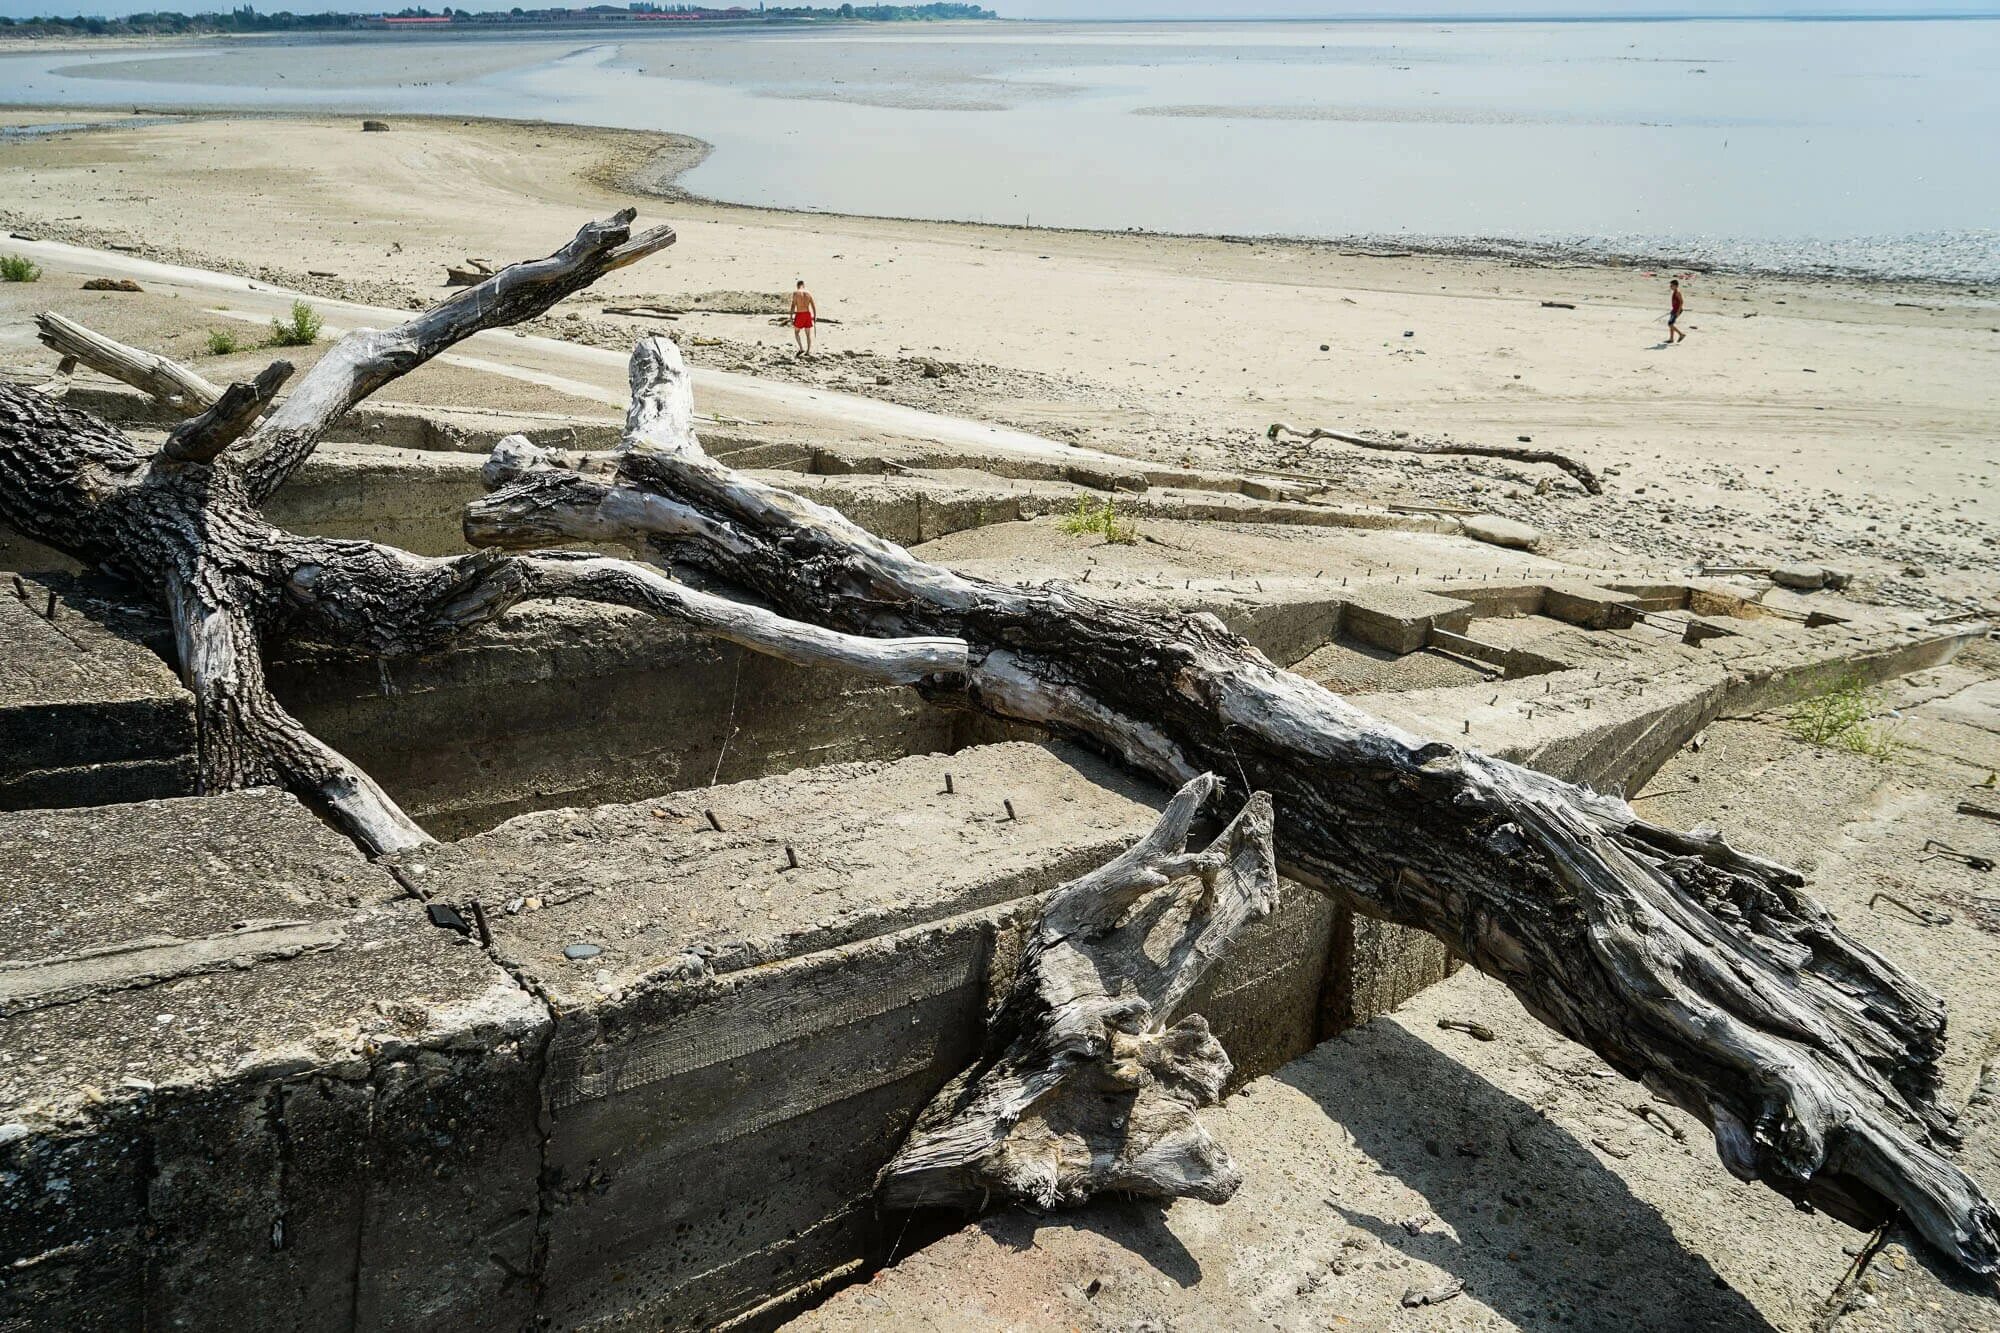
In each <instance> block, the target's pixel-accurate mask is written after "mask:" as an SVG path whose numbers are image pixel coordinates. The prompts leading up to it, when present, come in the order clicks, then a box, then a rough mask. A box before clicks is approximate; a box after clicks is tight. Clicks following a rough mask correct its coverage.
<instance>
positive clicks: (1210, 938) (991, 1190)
mask: <svg viewBox="0 0 2000 1333" xmlns="http://www.w3.org/2000/svg"><path fill="white" fill-rule="evenodd" d="M1217 785H1218V784H1217V782H1216V779H1215V777H1214V776H1213V775H1212V774H1203V775H1202V776H1200V777H1197V778H1195V779H1194V780H1193V781H1191V782H1189V783H1188V784H1187V785H1186V786H1185V787H1183V788H1181V790H1180V792H1179V793H1178V794H1177V795H1176V796H1175V797H1174V799H1173V800H1172V801H1171V802H1169V803H1168V805H1167V808H1166V810H1165V811H1164V812H1162V814H1161V815H1160V819H1159V822H1158V823H1157V824H1155V825H1154V826H1153V829H1152V831H1151V832H1149V833H1147V834H1146V836H1145V837H1143V838H1142V839H1140V840H1139V842H1137V843H1136V844H1134V845H1133V846H1132V847H1131V848H1130V849H1129V850H1127V851H1126V852H1125V853H1124V854H1123V855H1121V856H1119V857H1118V858H1117V859H1115V860H1113V861H1111V862H1110V863H1109V864H1107V865H1104V866H1102V867H1100V868H1099V869H1097V870H1094V871H1092V872H1091V873H1089V874H1087V875H1084V876H1082V877H1081V878H1078V879H1075V880H1072V881H1070V882H1069V883H1068V884H1065V885H1064V886H1063V887H1061V888H1059V889H1057V890H1056V891H1055V893H1054V895H1053V896H1052V897H1051V898H1050V899H1049V903H1048V906H1047V907H1046V908H1045V909H1044V910H1043V912H1042V917H1041V920H1040V922H1039V923H1038V924H1037V925H1036V927H1035V930H1034V932H1033V934H1031V935H1030V936H1029V939H1028V944H1027V948H1026V949H1025V950H1024V951H1023V953H1022V957H1021V961H1020V965H1019V967H1018V968H1017V969H1016V971H1015V974H1014V982H1013V985H1012V987H1011V988H1010V990H1009V991H1008V994H1007V998H1006V1000H1005V1002H1004V1003H1003V1004H1002V1005H1001V1008H1000V1010H999V1012H998V1013H997V1014H996V1015H995V1016H994V1019H993V1022H992V1024H991V1026H990V1027H989V1029H988V1032H987V1041H986V1050H985V1054H984V1055H983V1056H982V1057H981V1058H980V1060H979V1061H978V1063H976V1064H975V1065H973V1067H972V1068H971V1069H969V1070H967V1071H966V1072H965V1073H964V1074H963V1075H961V1076H960V1077H959V1078H958V1079H957V1080H955V1081H954V1082H953V1084H952V1085H951V1086H949V1087H947V1088H946V1089H945V1090H944V1091H942V1092H940V1093H939V1094H938V1096H937V1097H936V1098H934V1099H933V1100H932V1102H931V1105H930V1106H929V1107H928V1108H927V1109H926V1110H925V1112H924V1114H923V1115H922V1116H921V1117H920V1118H919V1119H918V1122H917V1125H916V1128H915V1129H914V1130H913V1131H912V1132H911V1134H910V1138H909V1141H908V1142H907V1143H905V1144H904V1146H903V1148H902V1150H901V1151H899V1152H898V1153H897V1154H896V1157H895V1159H894V1160H892V1161H891V1162H890V1163H889V1164H888V1165H887V1166H886V1167H884V1168H883V1169H882V1172H881V1174H880V1176H879V1177H878V1178H877V1191H878V1195H879V1197H880V1199H881V1201H882V1203H883V1204H884V1205H885V1206H887V1207H890V1208H899V1209H908V1208H925V1207H976V1206H979V1205H981V1204H983V1203H984V1202H985V1201H986V1199H987V1198H988V1197H989V1196H992V1195H997V1196H999V1197H1000V1198H1002V1199H1005V1200H1008V1201H1011V1202H1017V1203H1025V1204H1029V1205H1031V1206H1034V1207H1037V1208H1053V1207H1057V1206H1067V1205H1072V1204H1079V1203H1082V1202H1084V1201H1085V1200H1087V1199H1090V1198H1092V1197H1093V1196H1095V1195H1098V1194H1102V1193H1105V1192H1108V1191H1117V1192H1120V1193H1127V1194H1140V1195H1146V1196H1149V1197H1153V1198H1181V1197H1188V1198H1196V1199H1202V1200H1205V1201H1206V1202H1209V1203H1223V1202H1225V1201H1227V1200H1228V1199H1229V1197H1230V1196H1231V1195H1232V1194H1234V1193H1235V1192H1236V1188H1237V1186H1238V1185H1240V1184H1241V1183H1242V1176H1241V1175H1240V1173H1239V1172H1238V1171H1237V1170H1236V1166H1235V1164H1234V1163H1233V1162H1231V1161H1230V1160H1229V1154H1228V1153H1227V1152H1225V1151H1224V1150H1223V1149H1222V1148H1221V1147H1220V1146H1218V1145H1217V1144H1216V1143H1215V1142H1214V1141H1213V1140H1212V1139H1210V1138H1209V1136H1208V1133H1207V1131H1206V1130H1204V1129H1203V1128H1202V1126H1201V1122H1200V1121H1199V1120H1198V1119H1197V1118H1196V1117H1195V1111H1196V1110H1197V1109H1198V1108H1200V1107H1203V1106H1212V1105H1214V1104H1215V1103H1216V1102H1217V1101H1219V1100H1220V1099H1221V1096H1222V1088H1223V1085H1224V1084H1225V1083H1226V1082H1227V1081H1228V1078H1229V1071H1230V1063H1229V1057H1228V1055H1227V1054H1226V1053H1225V1052H1224V1051H1223V1049H1222V1045H1221V1043H1219V1042H1218V1041H1216V1039H1215V1038H1214V1036H1213V1035H1211V1034H1210V1032H1209V1030H1208V1024H1207V1022H1206V1021H1204V1020H1203V1019H1202V1018H1201V1016H1200V1015H1198V1014H1192V1015H1189V1016H1188V1017H1186V1018H1183V1019H1182V1020H1181V1021H1180V1022H1178V1023H1175V1024H1174V1025H1173V1026H1172V1027H1168V1026H1167V1022H1168V1020H1169V1019H1171V1018H1172V1017H1173V1015H1174V1012H1175V1010H1177V1009H1178V1008H1179V1007H1180V1006H1181V1004H1182V1003H1183V1002H1185V1001H1186V999H1187V996H1188V994H1189V993H1190V992H1191V991H1192V990H1193V989H1194V987H1195V986H1196V985H1197V984H1198V983H1199V982H1200V981H1201V979H1202V977H1203V976H1204V975H1206V973H1207V972H1208V970H1209V969H1210V968H1211V967H1213V966H1214V965H1215V963H1216V962H1217V961H1218V960H1219V959H1220V958H1221V956H1222V954H1223V952H1224V951H1225V950H1226V949H1227V948H1228V946H1229V944H1230V942H1231V941H1232V940H1233V939H1234V938H1235V937H1236V935H1238V934H1239V933H1241V931H1242V930H1243V928H1244V927H1245V926H1247V925H1249V924H1250V923H1251V922H1252V921H1255V920H1257V919H1258V918H1260V917H1263V916H1267V915H1269V914H1270V912H1271V909H1272V908H1273V907H1274V906H1275V905H1276V903H1277V896H1278V868H1277V859H1276V853H1275V852H1274V851H1273V849H1272V843H1271V836H1272V835H1271V802H1270V799H1269V798H1268V797H1266V796H1263V795H1261V794H1259V795H1257V796H1253V797H1252V798H1251V799H1250V802H1249V804H1248V805H1246V806H1245V807H1244V808H1243V811H1242V813H1240V814H1239V815H1238V816H1237V817H1236V820H1235V821H1234V822H1233V823H1231V824H1230V825H1229V827H1228V828H1227V829H1225V830H1224V831H1223V833H1222V834H1221V836H1220V837H1218V838H1216V840H1215V841H1214V842H1213V843H1211V844H1210V845H1209V847H1208V849H1207V850H1206V851H1203V852H1199V853H1190V852H1188V851H1187V850H1186V846H1187V838H1188V831H1189V829H1190V828H1191V826H1192V825H1193V823H1194V820H1195V817H1196V816H1197V815H1198V814H1200V813H1201V810H1202V808H1203V807H1204V806H1205V805H1206V804H1207V803H1208V800H1209V798H1210V796H1211V795H1212V794H1213V793H1214V792H1215V790H1216V787H1217Z"/></svg>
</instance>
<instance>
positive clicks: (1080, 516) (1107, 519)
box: [1062, 495, 1139, 546]
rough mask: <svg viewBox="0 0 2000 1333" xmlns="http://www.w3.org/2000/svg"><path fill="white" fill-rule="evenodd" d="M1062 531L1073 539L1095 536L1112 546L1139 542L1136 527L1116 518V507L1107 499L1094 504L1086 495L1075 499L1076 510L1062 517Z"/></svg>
mask: <svg viewBox="0 0 2000 1333" xmlns="http://www.w3.org/2000/svg"><path fill="white" fill-rule="evenodd" d="M1062 530H1063V531H1064V532H1067V533H1069V534H1070V535H1071V536H1074V537H1088V536H1090V535H1092V534H1096V535H1097V536H1100V537H1102V538H1103V539H1104V540H1105V541H1106V542H1109V543H1110V544H1111V545H1113V546H1130V545H1132V543H1134V542H1136V541H1138V540H1139V529H1138V528H1137V526H1135V525H1134V524H1132V523H1128V522H1125V521H1122V520H1121V519H1120V518H1119V517H1118V507H1117V506H1116V505H1114V504H1112V503H1111V500H1110V499H1109V497H1107V498H1106V499H1104V500H1103V501H1101V502H1095V503H1093V502H1092V500H1091V498H1090V497H1089V496H1087V495H1079V496H1078V497H1076V508H1075V509H1074V510H1072V511H1071V512H1070V513H1069V514H1067V515H1065V516H1064V518H1063V520H1062Z"/></svg>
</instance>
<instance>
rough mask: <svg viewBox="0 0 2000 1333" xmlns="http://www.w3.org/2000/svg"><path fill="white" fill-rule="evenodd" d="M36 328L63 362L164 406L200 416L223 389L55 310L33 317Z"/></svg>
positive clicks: (220, 394) (162, 358) (159, 357)
mask: <svg viewBox="0 0 2000 1333" xmlns="http://www.w3.org/2000/svg"><path fill="white" fill-rule="evenodd" d="M35 328H36V330H37V334H36V336H37V337H39V338H40V339H41V340H42V343H43V345H44V346H46V347H47V348H48V349H49V350H50V351H52V352H54V353H56V355H58V356H60V357H61V358H62V359H63V361H64V362H65V363H70V362H75V361H81V362H83V364H84V365H86V366H89V367H90V368H91V369H92V370H96V371H100V372H102V373H103V374H106V375H109V376H110V377H111V378H112V379H114V380H118V381H120V382H122V383H125V384H129V385H131V386H132V387H133V388H135V389H139V390H142V391H144V392H146V393H149V394H151V395H152V396H153V397H154V398H157V399H158V400H159V401H160V402H162V403H164V404H166V405H167V406H168V407H172V408H175V409H177V410H179V411H182V412H188V413H193V412H199V411H201V410H202V409H203V408H205V407H207V406H208V405H209V404H210V403H213V402H214V401H215V400H216V399H217V398H220V397H221V396H222V390H221V389H218V388H217V387H216V386H215V385H213V384H210V383H209V382H208V381H207V380H205V379H203V378H202V377H201V376H199V375H197V374H195V373H194V372H193V371H192V370H189V369H188V368H187V367H186V366H183V365H181V364H179V363H178V362H175V361H169V360H168V359H167V358H165V357H163V356H155V355H154V354H153V353H151V352H142V351H140V350H139V349H138V348H136V347H127V346H126V345H125V344H124V343H121V342H117V341H115V340H113V339H111V338H107V337H105V336H104V335H103V334H101V333H93V332H92V331H91V330H89V329H86V328H85V327H83V325H81V324H78V323H77V322H76V321H75V320H71V319H65V318H63V317H62V316H61V315H58V314H56V313H55V312H54V311H53V310H46V311H43V312H42V313H41V314H39V315H36V316H35ZM64 373H65V374H67V373H68V371H67V370H65V371H64Z"/></svg>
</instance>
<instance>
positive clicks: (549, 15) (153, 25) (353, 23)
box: [0, 0, 999, 37]
mask: <svg viewBox="0 0 2000 1333" xmlns="http://www.w3.org/2000/svg"><path fill="white" fill-rule="evenodd" d="M648 15H650V16H655V17H658V16H669V17H673V18H693V19H715V20H737V21H748V20H756V19H763V20H765V21H767V22H771V21H777V22H783V21H788V20H789V21H798V20H811V19H818V20H822V21H823V20H827V19H853V20H857V21H861V22H868V23H902V22H912V21H921V20H931V19H991V18H997V17H999V16H998V15H996V14H995V13H994V12H993V11H992V10H990V9H985V8H982V7H981V6H979V5H968V4H943V3H939V4H924V5H854V4H845V5H837V6H834V5H829V6H817V7H816V6H810V5H786V6H783V7H779V6H775V5H773V6H769V7H766V8H763V9H756V8H747V7H740V6H732V7H728V8H722V7H716V8H710V7H708V6H704V5H687V4H655V3H644V2H643V0H642V3H637V4H626V5H604V4H600V5H593V6H591V7H589V8H587V9H582V8H579V9H568V8H564V9H521V8H514V9H511V10H490V11H481V12H479V13H473V12H472V11H470V10H464V9H452V8H449V7H447V8H445V9H442V10H435V11H434V10H429V9H421V8H417V9H400V10H397V11H395V12H394V13H389V12H386V11H385V12H383V13H379V14H336V13H323V14H294V13H292V12H290V11H289V10H280V11H278V12H277V13H274V14H260V13H258V12H257V10H256V9H255V8H253V7H252V6H250V5H244V6H242V7H241V8H239V9H232V10H230V11H229V12H228V13H226V14H214V13H208V14H177V13H173V12H171V11H166V10H162V11H159V12H157V13H146V14H128V15H126V16H125V17H124V18H96V17H92V16H90V15H85V14H79V15H77V16H76V17H74V18H54V17H51V18H28V19H10V18H7V17H5V16H0V32H5V33H8V34H10V35H13V36H23V37H130V36H157V35H161V34H172V33H194V34H204V33H231V32H311V31H323V30H328V29H339V28H358V27H376V26H379V25H382V24H383V21H384V20H386V19H432V20H439V19H442V20H448V21H449V22H450V24H451V25H452V26H454V27H455V26H457V25H459V24H466V25H484V24H515V23H564V22H576V21H578V20H585V21H606V20H614V19H635V18H640V17H643V16H648Z"/></svg>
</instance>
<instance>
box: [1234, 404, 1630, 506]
mask: <svg viewBox="0 0 2000 1333" xmlns="http://www.w3.org/2000/svg"><path fill="white" fill-rule="evenodd" d="M1264 434H1265V436H1266V437H1267V438H1269V439H1273V440H1275V439H1278V438H1280V437H1281V436H1285V435H1289V436H1291V437H1292V438H1293V439H1297V440H1303V441H1305V442H1306V443H1308V444H1310V443H1311V442H1312V441H1314V440H1338V441H1340V442H1341V443H1342V444H1351V445H1354V446H1355V447H1357V448H1360V449H1380V450H1383V451H1384V452H1386V453H1392V454H1429V455H1433V456H1435V455H1438V454H1459V455H1463V456H1465V457H1467V458H1505V459H1507V460H1509V461H1510V462H1515V463H1547V464H1548V465H1549V466H1550V467H1559V468H1561V469H1562V470H1563V471H1565V472H1567V473H1569V474H1570V476H1572V477H1575V478H1576V482H1577V485H1579V486H1581V487H1583V489H1584V490H1586V491H1588V492H1590V493H1591V494H1592V495H1602V494H1604V483H1603V482H1601V481H1599V480H1598V479H1597V473H1595V472H1593V471H1592V470H1591V469H1590V467H1589V465H1588V464H1585V463H1579V462H1578V461H1577V460H1576V459H1574V458H1571V457H1570V456H1569V455H1568V454H1559V453H1557V452H1555V451H1554V450H1553V449H1519V448H1516V447H1514V446H1513V445H1510V444H1437V443H1434V442H1432V441H1430V440H1377V439H1371V438H1369V437H1368V436H1366V435H1348V434H1345V433H1343V432H1341V431H1337V430H1321V429H1320V428H1319V427H1318V426H1314V427H1313V428H1312V429H1311V430H1300V429H1298V428H1297V427H1296V426H1287V425H1286V424H1285V423H1284V422H1282V421H1280V422H1276V423H1274V424H1273V425H1272V426H1271V428H1270V429H1268V430H1266V431H1265V432H1264Z"/></svg>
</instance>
